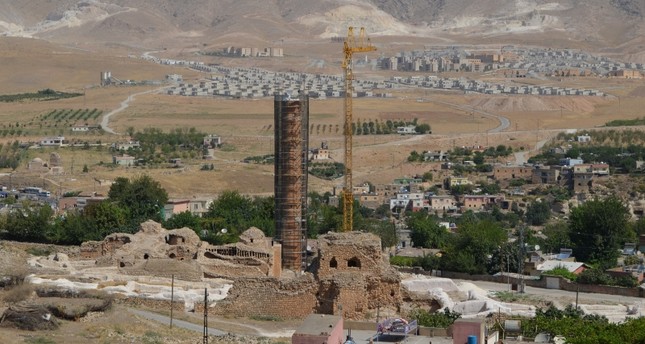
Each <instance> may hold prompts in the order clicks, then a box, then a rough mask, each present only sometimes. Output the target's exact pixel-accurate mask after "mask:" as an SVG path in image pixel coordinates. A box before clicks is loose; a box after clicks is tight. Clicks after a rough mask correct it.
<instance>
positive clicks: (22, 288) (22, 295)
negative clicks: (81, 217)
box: [2, 283, 35, 304]
mask: <svg viewBox="0 0 645 344" xmlns="http://www.w3.org/2000/svg"><path fill="white" fill-rule="evenodd" d="M34 293H35V288H34V286H33V285H31V284H29V283H20V284H18V285H15V286H14V287H13V288H11V289H9V290H8V291H6V292H5V293H4V296H3V297H2V300H3V301H4V302H5V303H8V304H15V303H19V302H22V301H25V300H28V299H30V298H31V297H33V296H34Z"/></svg>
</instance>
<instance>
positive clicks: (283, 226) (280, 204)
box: [274, 94, 309, 271]
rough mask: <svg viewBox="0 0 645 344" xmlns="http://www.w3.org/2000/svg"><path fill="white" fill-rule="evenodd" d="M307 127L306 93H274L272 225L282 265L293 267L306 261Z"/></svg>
mask: <svg viewBox="0 0 645 344" xmlns="http://www.w3.org/2000/svg"><path fill="white" fill-rule="evenodd" d="M308 127H309V97H308V96H306V95H301V96H299V97H298V98H292V97H291V96H290V95H288V94H280V95H276V96H275V100H274V130H275V177H274V181H275V184H274V188H275V228H276V236H277V240H278V241H279V242H280V243H281V244H282V267H283V268H284V269H289V270H294V271H301V270H304V268H305V264H306V260H305V258H306V253H307V252H306V248H307V245H306V243H307V216H306V214H307V155H308V151H309V144H308V142H309V132H308Z"/></svg>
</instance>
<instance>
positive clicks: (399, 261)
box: [390, 256, 418, 266]
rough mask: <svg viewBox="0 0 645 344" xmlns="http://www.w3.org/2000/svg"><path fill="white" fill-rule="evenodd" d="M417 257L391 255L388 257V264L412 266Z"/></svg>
mask: <svg viewBox="0 0 645 344" xmlns="http://www.w3.org/2000/svg"><path fill="white" fill-rule="evenodd" d="M417 260H418V259H417V258H414V257H402V256H393V257H391V258H390V264H392V265H396V266H414V265H416V263H417Z"/></svg>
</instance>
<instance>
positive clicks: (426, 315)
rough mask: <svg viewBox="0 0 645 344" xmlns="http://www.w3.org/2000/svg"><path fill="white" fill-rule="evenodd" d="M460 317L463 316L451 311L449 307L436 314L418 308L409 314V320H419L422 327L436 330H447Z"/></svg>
mask: <svg viewBox="0 0 645 344" xmlns="http://www.w3.org/2000/svg"><path fill="white" fill-rule="evenodd" d="M460 317H461V314H459V313H457V312H452V311H450V309H448V307H446V308H445V309H444V310H443V311H438V312H434V313H430V312H429V311H427V310H425V309H421V308H417V309H414V310H412V311H411V312H410V314H408V318H410V319H417V321H418V323H419V325H420V326H427V327H435V328H447V327H448V326H450V325H452V324H453V323H454V322H455V320H457V319H459V318H460Z"/></svg>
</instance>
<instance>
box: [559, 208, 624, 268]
mask: <svg viewBox="0 0 645 344" xmlns="http://www.w3.org/2000/svg"><path fill="white" fill-rule="evenodd" d="M628 221H629V210H628V209H627V206H626V205H625V204H624V203H623V201H622V200H620V199H619V198H618V197H616V196H610V197H608V198H606V199H603V200H601V199H598V198H596V199H594V200H591V201H587V202H585V203H584V204H582V205H580V206H578V207H575V208H573V209H572V210H571V215H570V217H569V229H570V232H569V236H570V238H571V242H572V243H573V246H574V253H575V256H576V258H577V259H578V260H579V261H583V262H592V263H600V264H601V266H603V267H613V266H615V265H616V259H617V258H618V256H619V249H620V246H621V245H622V244H623V243H624V240H625V237H626V236H627V235H628V232H627V229H628V226H627V224H628Z"/></svg>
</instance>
